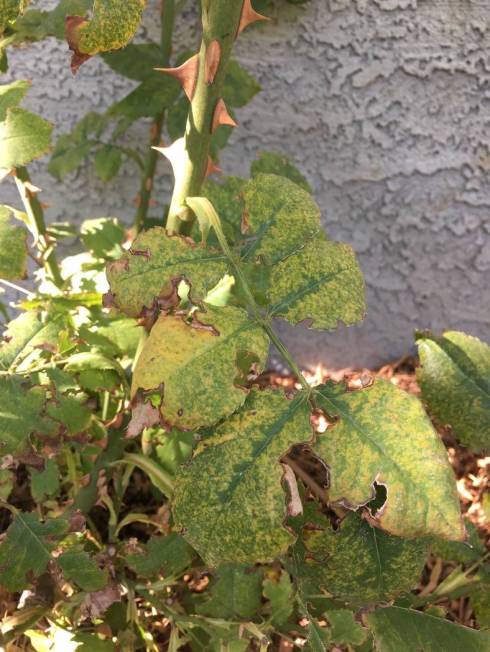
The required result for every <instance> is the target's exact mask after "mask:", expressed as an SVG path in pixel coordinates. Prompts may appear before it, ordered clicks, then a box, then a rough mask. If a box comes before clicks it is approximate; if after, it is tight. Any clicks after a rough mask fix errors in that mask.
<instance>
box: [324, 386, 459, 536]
mask: <svg viewBox="0 0 490 652" xmlns="http://www.w3.org/2000/svg"><path fill="white" fill-rule="evenodd" d="M316 400H317V404H318V405H319V406H320V407H321V408H322V409H324V410H325V411H326V412H327V413H328V415H329V416H330V417H338V421H337V422H336V423H335V424H334V425H333V426H331V427H330V428H328V429H327V431H326V432H325V433H324V434H322V435H320V436H319V437H318V440H317V442H316V443H315V450H316V452H317V454H318V455H319V456H320V457H321V458H323V460H324V461H325V462H326V463H327V464H328V466H329V467H330V481H331V486H330V489H329V496H330V500H331V501H332V502H338V503H341V504H342V503H343V504H346V505H350V506H358V505H363V504H365V503H367V502H368V501H369V500H371V499H372V498H373V483H374V482H375V481H376V482H378V483H381V484H384V485H386V490H387V494H388V495H387V499H386V503H385V505H384V506H383V507H382V509H381V510H380V511H379V512H378V513H377V516H376V519H377V521H378V523H379V525H380V527H382V528H383V529H384V530H386V531H387V532H390V533H391V534H395V535H398V536H405V537H422V536H427V535H435V536H440V537H442V538H445V539H451V540H460V539H463V538H464V536H465V531H464V526H463V523H462V519H461V514H460V508H459V500H458V495H457V491H456V483H455V480H454V475H453V472H452V469H451V467H450V465H449V463H448V460H447V453H446V450H445V448H444V445H443V444H442V442H441V440H440V439H439V436H438V434H437V432H436V431H435V430H434V428H433V426H432V424H431V422H430V420H429V418H428V416H427V415H426V414H425V412H424V410H423V408H422V404H421V403H420V401H419V400H418V399H417V398H415V397H414V396H410V395H409V394H407V393H406V392H404V391H402V390H400V389H398V388H397V387H395V386H394V385H392V384H391V383H388V382H385V381H381V380H377V381H376V382H375V383H374V384H373V385H372V386H371V387H368V388H366V389H362V390H359V391H354V392H347V393H344V394H339V392H338V390H337V391H336V390H335V389H332V387H331V386H329V385H324V386H322V387H321V388H319V389H318V394H316Z"/></svg>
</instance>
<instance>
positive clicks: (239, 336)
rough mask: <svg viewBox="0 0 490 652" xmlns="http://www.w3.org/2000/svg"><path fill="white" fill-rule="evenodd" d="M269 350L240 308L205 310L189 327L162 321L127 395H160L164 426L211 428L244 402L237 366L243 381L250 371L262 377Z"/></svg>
mask: <svg viewBox="0 0 490 652" xmlns="http://www.w3.org/2000/svg"><path fill="white" fill-rule="evenodd" d="M268 347H269V342H268V338H267V337H266V335H265V334H264V332H263V331H262V329H261V328H260V326H258V325H257V324H256V323H255V322H254V321H252V320H250V319H249V317H248V314H247V313H246V312H245V311H244V310H242V309H240V308H235V307H232V306H226V307H224V308H216V307H213V306H206V312H195V313H194V314H193V317H192V321H191V322H190V323H189V322H188V321H186V320H185V319H184V318H183V317H182V316H179V315H175V316H174V315H162V316H161V317H160V318H159V319H158V320H157V322H156V323H155V325H154V326H153V328H152V330H151V332H150V335H149V337H148V339H147V341H146V342H145V345H144V347H143V349H142V351H141V353H140V356H139V358H138V361H137V363H136V366H135V369H134V374H133V383H132V388H131V394H132V396H133V397H135V396H136V395H137V394H139V393H140V392H141V391H142V392H143V393H156V394H158V396H159V397H161V398H159V406H160V412H161V415H162V420H163V422H164V423H167V424H170V425H174V426H177V427H179V428H184V429H196V428H199V427H201V426H210V425H213V424H214V423H216V422H217V421H218V420H219V419H221V418H223V417H225V416H228V415H229V414H231V413H232V412H234V410H236V409H237V408H238V407H239V406H240V405H242V404H243V402H244V401H245V398H246V396H247V394H246V392H245V389H244V388H243V387H241V386H239V384H240V382H241V376H242V375H243V371H242V369H241V360H242V359H245V360H246V361H247V369H246V371H245V375H246V373H248V370H249V369H250V368H251V367H252V366H254V368H255V370H256V371H257V372H260V371H261V370H262V369H263V368H264V364H265V361H266V358H267V352H268ZM242 384H243V383H242ZM153 402H154V401H153Z"/></svg>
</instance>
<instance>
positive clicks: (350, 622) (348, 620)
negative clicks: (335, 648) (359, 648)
mask: <svg viewBox="0 0 490 652" xmlns="http://www.w3.org/2000/svg"><path fill="white" fill-rule="evenodd" d="M325 616H326V618H327V620H328V623H329V625H330V627H331V628H332V642H333V643H335V644H337V645H362V643H364V641H365V640H366V637H367V631H366V630H365V629H364V628H363V627H361V625H359V623H357V622H356V621H355V620H354V614H353V612H352V611H349V609H333V610H330V611H327V612H326V613H325Z"/></svg>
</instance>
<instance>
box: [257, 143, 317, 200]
mask: <svg viewBox="0 0 490 652" xmlns="http://www.w3.org/2000/svg"><path fill="white" fill-rule="evenodd" d="M250 172H251V174H252V177H256V176H257V175H259V174H277V175H278V176H280V177H286V178H287V179H290V180H291V181H294V183H296V184H297V185H298V186H301V187H302V188H303V189H304V190H306V191H307V192H309V193H312V189H311V186H310V184H309V183H308V181H307V180H306V179H305V177H304V176H303V175H302V174H301V172H300V171H299V170H298V168H297V167H296V166H295V165H294V164H293V163H292V162H291V160H290V159H289V158H288V157H287V156H284V155H283V154H276V153H274V152H261V153H260V156H259V158H258V160H257V161H254V162H253V163H252V166H251V170H250Z"/></svg>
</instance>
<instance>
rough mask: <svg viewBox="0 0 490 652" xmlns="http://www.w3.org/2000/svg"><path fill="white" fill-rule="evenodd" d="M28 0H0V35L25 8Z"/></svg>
mask: <svg viewBox="0 0 490 652" xmlns="http://www.w3.org/2000/svg"><path fill="white" fill-rule="evenodd" d="M28 3H29V0H0V35H1V34H2V32H3V31H4V29H5V28H6V27H7V25H8V24H9V23H12V22H13V21H14V20H15V19H16V18H17V16H18V15H19V14H20V13H21V12H23V11H24V10H25V8H26V7H27V4H28Z"/></svg>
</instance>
